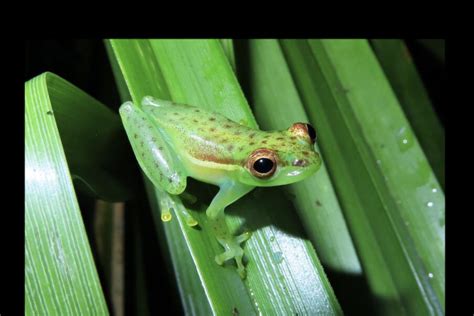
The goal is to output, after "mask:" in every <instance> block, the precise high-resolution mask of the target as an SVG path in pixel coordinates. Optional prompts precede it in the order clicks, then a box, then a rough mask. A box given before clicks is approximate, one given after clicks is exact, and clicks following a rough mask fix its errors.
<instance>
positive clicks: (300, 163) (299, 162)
mask: <svg viewBox="0 0 474 316" xmlns="http://www.w3.org/2000/svg"><path fill="white" fill-rule="evenodd" d="M292 165H293V166H295V167H305V166H307V165H308V160H306V159H296V160H294V161H293V163H292Z"/></svg>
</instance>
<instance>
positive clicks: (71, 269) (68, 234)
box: [25, 73, 133, 315]
mask: <svg viewBox="0 0 474 316" xmlns="http://www.w3.org/2000/svg"><path fill="white" fill-rule="evenodd" d="M119 123H120V122H119V120H118V117H117V115H116V114H114V113H112V112H111V111H110V110H109V109H107V108H106V107H104V106H103V105H102V104H100V103H99V102H97V101H96V100H94V99H93V98H91V97H90V96H88V95H86V94H85V93H84V92H82V91H81V90H79V89H78V88H76V87H74V86H73V85H71V84H69V83H68V82H66V81H64V80H63V79H61V78H59V77H58V76H55V75H53V74H50V73H45V74H43V75H40V76H38V77H35V78H34V79H31V80H30V81H28V82H27V83H26V84H25V192H26V196H25V197H26V199H25V294H26V295H25V306H26V308H25V313H26V314H27V315H65V314H77V315H81V314H83V315H91V314H92V315H107V314H108V311H107V306H106V303H105V300H104V296H103V293H102V289H101V286H100V282H99V278H98V276H97V271H96V268H95V265H94V261H93V258H92V254H91V250H90V246H89V243H88V239H87V236H86V232H85V229H84V224H83V222H82V218H81V214H80V210H79V206H78V202H77V199H76V193H75V191H74V187H73V183H72V178H73V176H74V174H76V175H77V177H78V178H80V179H82V181H87V182H82V183H86V188H87V189H88V190H89V191H90V192H92V193H94V194H99V195H103V196H104V197H107V198H110V199H116V198H118V197H125V196H127V195H128V196H130V195H131V191H130V190H129V188H132V187H133V186H132V185H131V184H130V183H129V182H128V181H126V180H124V179H126V178H123V177H121V176H120V172H118V173H113V172H114V170H115V169H114V167H115V166H116V163H117V159H116V158H114V157H116V156H114V154H120V150H119V148H120V146H118V147H115V146H116V145H117V144H120V143H122V144H123V136H124V135H123V132H122V141H120V136H119V135H120V131H121V130H122V127H121V125H120V124H119ZM114 141H116V143H111V142H114ZM122 147H123V146H122ZM106 150H109V151H108V152H107V153H108V154H109V155H105V154H104V153H105V152H104V151H106ZM123 157H126V155H125V156H123ZM66 158H67V161H66ZM114 160H116V161H115V162H114ZM118 161H120V159H118Z"/></svg>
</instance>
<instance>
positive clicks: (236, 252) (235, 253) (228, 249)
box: [215, 232, 252, 279]
mask: <svg viewBox="0 0 474 316" xmlns="http://www.w3.org/2000/svg"><path fill="white" fill-rule="evenodd" d="M251 235H252V233H250V232H245V233H243V234H242V235H239V236H236V237H231V239H230V240H227V239H221V238H217V240H218V241H219V243H220V244H221V245H222V246H223V247H224V248H225V251H224V252H223V253H221V254H220V255H217V256H216V257H215V260H216V262H217V264H219V265H222V264H224V262H226V261H227V260H230V259H235V262H236V263H237V272H238V273H239V275H240V277H241V278H242V279H245V277H246V272H245V267H244V265H243V263H242V257H243V255H244V250H243V249H242V247H240V244H241V243H243V242H244V241H246V240H247V239H249V238H250V236H251Z"/></svg>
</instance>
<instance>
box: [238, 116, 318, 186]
mask: <svg viewBox="0 0 474 316" xmlns="http://www.w3.org/2000/svg"><path fill="white" fill-rule="evenodd" d="M280 133H281V136H280V137H279V138H283V139H285V140H284V143H283V144H281V143H279V145H278V146H274V148H268V147H260V148H257V149H255V150H254V151H253V152H251V153H250V155H249V156H248V157H247V159H246V160H245V163H244V168H243V170H242V172H241V174H240V175H241V176H240V181H241V182H243V183H245V184H248V185H253V186H277V185H284V184H290V183H294V182H298V181H301V180H303V179H305V178H307V177H309V176H310V175H312V174H313V173H315V172H316V171H317V170H318V169H319V167H320V166H321V158H320V156H319V154H318V153H317V152H316V151H315V149H314V144H315V142H316V132H315V130H314V128H313V127H312V126H311V125H309V124H306V123H295V124H293V125H292V126H291V127H290V128H289V129H287V130H285V131H282V132H280Z"/></svg>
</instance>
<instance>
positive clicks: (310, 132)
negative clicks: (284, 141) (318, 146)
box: [306, 123, 316, 144]
mask: <svg viewBox="0 0 474 316" xmlns="http://www.w3.org/2000/svg"><path fill="white" fill-rule="evenodd" d="M306 129H307V131H308V135H309V138H311V142H313V144H314V143H316V131H315V130H314V128H313V127H312V126H311V125H310V124H308V123H306Z"/></svg>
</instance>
